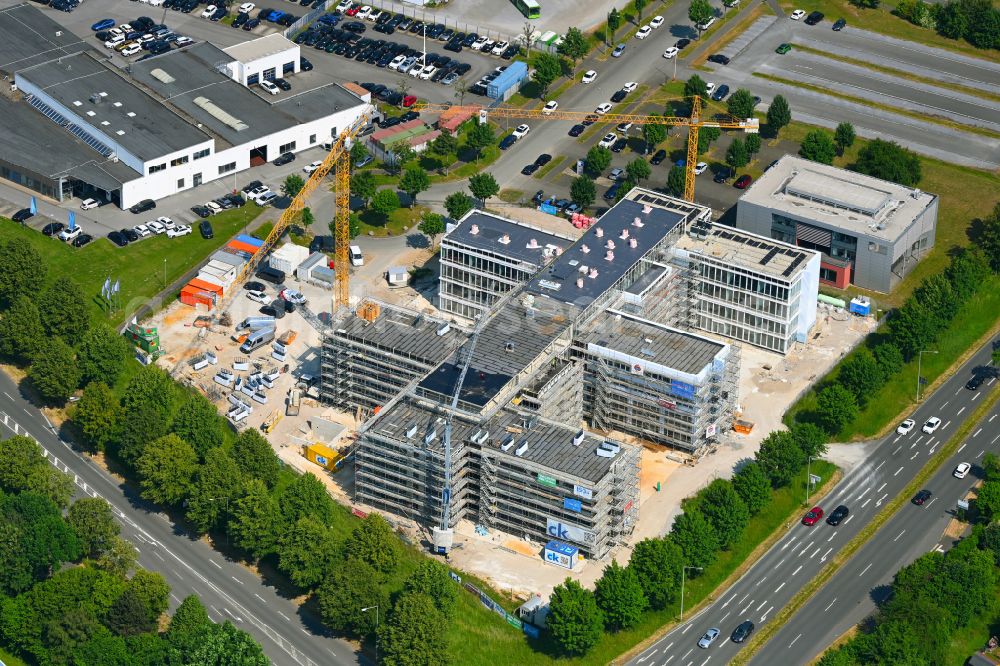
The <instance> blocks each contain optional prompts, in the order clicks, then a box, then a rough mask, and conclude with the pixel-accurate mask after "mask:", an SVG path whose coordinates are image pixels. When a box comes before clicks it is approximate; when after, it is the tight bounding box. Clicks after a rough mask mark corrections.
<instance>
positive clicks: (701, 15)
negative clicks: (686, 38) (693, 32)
mask: <svg viewBox="0 0 1000 666" xmlns="http://www.w3.org/2000/svg"><path fill="white" fill-rule="evenodd" d="M714 15H715V9H714V8H713V7H712V5H711V4H710V3H709V2H708V0H691V5H690V6H689V7H688V18H689V19H690V20H691V22H692V23H694V25H695V27H696V28H698V36H699V37H701V28H700V27H699V26H700V25H701V24H703V23H704V22H705V21H707V20H708V19H710V18H712V16H714Z"/></svg>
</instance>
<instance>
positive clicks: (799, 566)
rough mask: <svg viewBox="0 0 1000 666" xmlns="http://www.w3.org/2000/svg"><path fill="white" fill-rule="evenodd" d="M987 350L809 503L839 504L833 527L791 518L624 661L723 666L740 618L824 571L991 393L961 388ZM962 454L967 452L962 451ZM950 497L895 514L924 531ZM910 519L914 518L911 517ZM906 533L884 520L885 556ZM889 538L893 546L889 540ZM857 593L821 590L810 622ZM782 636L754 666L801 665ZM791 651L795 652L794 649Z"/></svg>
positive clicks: (775, 604) (770, 612)
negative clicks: (841, 510)
mask: <svg viewBox="0 0 1000 666" xmlns="http://www.w3.org/2000/svg"><path fill="white" fill-rule="evenodd" d="M990 348H991V346H990V345H986V346H984V347H983V348H982V349H979V350H977V352H976V353H975V354H974V355H973V356H972V358H970V359H969V360H968V361H967V362H966V363H965V364H963V365H962V367H961V368H960V369H959V370H958V372H957V373H956V374H955V375H954V376H953V377H951V378H949V379H948V380H947V381H946V382H944V383H943V384H942V385H941V387H940V388H939V389H938V390H937V391H935V392H934V393H933V394H931V395H929V396H927V398H926V399H925V400H924V402H922V403H921V404H920V406H919V407H918V408H917V410H916V412H915V413H914V414H913V415H912V418H913V419H914V420H916V422H917V425H916V427H915V428H914V430H913V431H912V432H911V433H910V434H909V435H907V436H899V435H896V434H895V433H894V434H892V435H891V436H889V437H886V438H885V439H883V440H882V441H880V442H879V443H878V445H877V446H876V447H874V449H873V452H872V454H871V455H870V456H869V458H868V459H867V460H865V462H864V463H862V464H861V465H859V466H858V467H856V468H855V469H854V470H852V471H851V472H850V473H849V474H848V475H847V476H846V477H845V478H844V479H843V480H842V481H841V482H840V483H838V484H837V486H836V487H834V488H833V490H832V491H831V492H830V493H829V494H828V495H827V496H826V497H824V498H821V499H816V500H815V503H816V504H818V505H819V506H821V507H822V508H823V509H824V510H825V511H826V513H827V514H829V513H830V512H831V511H832V510H833V509H834V508H836V507H837V506H838V505H841V504H843V505H845V506H847V507H848V508H849V509H850V515H849V516H848V517H847V518H846V519H845V520H844V521H843V522H842V523H841V524H840V525H838V526H836V527H834V526H831V525H828V524H827V523H826V522H825V520H821V521H820V522H818V523H816V524H815V525H813V526H812V527H808V526H805V525H802V524H801V523H800V522H799V520H798V519H796V520H795V521H794V522H793V523H792V525H791V526H790V528H789V529H788V531H787V534H785V535H784V536H782V537H781V539H780V540H779V541H778V542H777V543H776V544H775V545H774V546H773V547H772V548H771V549H770V550H769V551H768V552H767V553H766V554H765V555H764V556H763V557H762V558H761V559H760V560H758V561H757V562H756V563H755V564H754V565H753V566H752V567H751V568H750V570H749V571H748V572H747V573H746V574H744V575H743V576H742V577H741V578H740V579H739V580H738V581H737V582H736V583H735V584H733V585H732V586H731V587H730V588H728V589H727V590H725V591H724V592H721V593H720V594H719V595H718V596H717V597H716V600H715V601H714V603H712V604H711V605H710V606H708V607H706V608H705V609H703V610H702V611H701V612H699V613H698V614H697V615H696V616H693V617H690V618H688V619H687V621H686V622H684V623H683V624H681V625H679V626H678V627H677V628H676V629H674V630H673V631H671V632H670V633H668V634H667V635H666V636H664V637H663V638H661V639H660V640H658V641H657V642H656V643H655V644H654V645H652V646H651V647H649V648H648V649H646V650H644V651H642V652H641V653H640V654H638V655H637V656H636V657H635V658H634V659H633V660H632V661H631V662H629V663H631V664H638V665H641V666H666V665H667V664H669V665H670V666H695V665H698V666H708V664H712V663H715V664H725V663H727V662H728V661H729V660H730V659H732V657H733V656H734V655H735V654H736V653H737V652H738V651H739V650H740V648H741V647H742V645H740V644H737V643H733V642H732V641H731V640H729V637H730V635H731V633H732V631H733V629H735V628H736V626H737V625H738V624H740V623H741V622H743V621H744V620H751V621H752V622H753V623H754V624H755V625H756V627H757V629H759V628H760V627H761V626H762V625H763V624H765V623H766V622H767V621H768V620H769V619H771V618H773V617H774V616H775V614H776V613H777V612H778V611H780V610H781V608H782V607H783V606H784V605H785V604H787V603H788V602H789V600H790V599H791V598H792V597H793V596H794V595H795V593H796V592H798V590H799V589H800V588H801V587H802V586H803V585H804V584H805V583H806V582H807V581H808V580H810V579H811V578H813V577H814V576H815V575H816V574H817V573H818V572H819V571H820V570H821V569H822V568H823V567H824V566H825V565H826V563H827V561H828V560H829V559H830V558H832V557H833V556H834V555H836V553H837V552H838V551H839V550H840V549H841V548H842V547H843V546H844V545H845V544H846V543H847V542H848V541H850V540H851V538H853V537H854V536H855V535H856V534H857V533H858V532H859V531H860V530H861V529H862V528H863V527H864V526H865V525H866V524H868V522H869V521H870V520H871V519H872V517H873V516H874V515H875V514H876V513H877V512H878V511H880V510H881V508H882V506H883V505H884V504H885V503H886V502H888V501H890V500H891V499H892V498H894V497H896V496H897V495H898V494H899V493H900V492H901V491H902V490H903V488H904V487H905V486H906V484H907V483H909V481H910V480H911V479H912V478H913V477H914V476H915V475H916V474H917V472H918V471H919V470H920V469H921V468H923V466H924V465H926V464H927V463H928V462H929V461H930V460H931V456H932V455H933V454H934V453H935V452H936V451H937V450H938V449H939V448H940V446H941V445H942V443H943V442H945V441H947V440H948V439H949V438H950V437H951V435H952V434H953V433H954V432H955V430H956V429H957V428H958V427H959V425H960V424H961V423H963V421H964V420H965V419H966V418H968V416H969V414H971V413H972V412H973V411H974V410H975V407H976V405H977V404H979V401H981V400H983V398H984V397H985V395H986V394H987V393H988V392H989V391H992V390H996V389H995V387H996V384H997V382H996V379H992V380H990V381H989V382H987V383H986V384H984V385H983V386H982V387H980V388H979V390H978V391H969V390H967V389H966V388H965V386H964V385H965V383H966V382H967V381H968V380H969V378H970V377H971V376H972V372H973V370H974V369H975V368H978V367H982V366H986V365H988V364H989V359H990ZM932 416H936V417H938V418H940V419H941V421H942V424H941V426H940V427H939V428H938V429H937V430H936V431H935V432H934V433H933V434H931V435H927V434H924V433H922V432H921V425H922V424H923V423H924V422H925V421H926V420H927V419H929V418H931V417H932ZM988 425H990V429H989V430H988V429H987V428H986V427H984V428H983V431H982V432H980V433H979V434H977V435H975V436H974V437H972V438H970V439H973V440H977V441H976V443H975V444H971V443H970V444H968V445H967V446H966V448H965V449H963V451H962V453H963V454H965V455H967V456H969V458H970V462H974V461H975V460H976V459H978V458H981V456H982V455H983V454H982V453H980V450H983V451H985V450H989V447H990V446H992V447H993V449H994V450H1000V449H998V446H997V439H996V438H995V434H996V433H994V436H993V439H992V443H990V440H988V439H985V437H986V436H987V433H988V432H989V431H992V429H993V428H994V427H996V428H1000V422H998V421H994V422H993V423H992V424H990V423H988ZM980 438H981V439H980ZM977 447H978V448H977ZM970 449H975V450H973V451H970ZM970 454H971V455H970ZM946 467H947V465H946ZM950 472H951V469H950V468H948V469H946V470H945V472H944V473H942V474H945V473H950ZM934 484H935V485H939V487H940V488H941V489H942V491H941V492H944V489H945V488H946V487H951V486H949V485H948V484H944V483H940V479H939V477H935V480H934ZM971 484H972V480H971V477H970V479H969V481H968V482H967V483H965V484H963V485H962V488H965V489H967V488H968V487H969V486H970V485H971ZM952 489H954V488H952ZM932 490H933V488H932ZM951 494H953V493H945V494H944V496H943V497H941V498H939V499H938V500H937V501H935V502H934V503H932V504H928V505H926V506H925V508H923V509H918V508H917V507H915V506H911V505H907V506H906V507H904V509H903V510H902V511H901V513H902V514H903V515H904V516H905V517H906V519H907V520H916V521H917V522H918V524H920V525H921V526H922V527H925V528H926V529H927V530H930V529H932V528H930V527H929V526H924V524H923V522H921V521H922V520H926V522H928V523H929V522H931V521H930V520H927V518H928V516H929V515H935V514H934V513H933V512H937V511H939V510H945V509H946V508H947V507H946V504H947V505H948V506H954V500H955V499H956V498H955V497H951V496H950V495H951ZM914 513H916V514H917V515H918V516H919V517H917V518H913V514H914ZM906 529H907V527H906V525H900V527H899V529H896V522H893V521H890V524H889V527H887V528H886V530H885V531H886V533H888V532H892V534H891V536H890V537H889V540H890V543H892V544H895V545H893V546H892V548H891V549H890V552H891V553H892V554H893V555H895V554H896V548H897V547H899V548H900V549H903V548H904V544H902V543H900V542H901V541H902V539H903V537H904V536H905V534H906V533H905V531H904V532H903V534H902V535H900V534H899V533H900V532H901V531H903V530H906ZM927 533H929V531H928V532H927ZM938 534H940V532H939V533H938ZM881 538H884V537H881ZM893 538H896V539H897V540H896V541H895V542H893V541H892V539H893ZM880 543H881V541H880ZM908 543H910V542H908ZM920 544H921V542H919V541H918V542H916V543H911V544H910V546H909V547H910V548H917V546H919V545H920ZM864 550H867V549H864ZM863 552H864V551H863ZM878 552H879V553H880V554H879V557H882V555H881V551H878ZM907 552H908V551H907ZM904 554H905V553H904ZM859 556H860V554H859ZM859 556H856V557H855V558H853V559H852V562H854V561H858V557H859ZM868 557H869V558H871V557H872V555H871V552H870V551H868ZM882 559H883V560H885V562H886V563H887V564H888V565H891V566H893V567H894V569H893V570H895V568H898V566H899V563H898V561H897V560H896V559H894V558H893V557H885V558H882ZM880 570H884V569H880ZM865 580H867V579H865ZM862 587H863V586H858V585H855V586H853V587H850V586H849V587H847V588H844V590H843V591H842V590H841V589H840V588H837V587H834V586H832V585H828V586H827V587H826V588H825V589H827V590H830V591H833V590H835V591H833V592H831V594H832V595H833V598H832V600H827V603H826V604H824V605H823V606H819V610H818V611H816V612H817V613H818V615H812V616H810V619H811V620H812V622H814V623H815V622H819V621H821V620H817V617H820V618H821V617H823V615H824V614H825V613H826V612H828V611H829V610H830V609H829V608H826V610H824V607H825V606H828V605H829V604H830V603H831V601H833V602H835V604H836V603H840V604H842V605H844V606H848V605H849V606H854V605H855V604H856V603H857V602H858V601H859V599H858V598H856V597H857V595H859V594H860V595H861V596H863V597H864V596H867V589H862ZM837 597H839V598H837ZM835 604H834V607H835ZM869 608H870V606H869ZM862 615H863V613H862ZM794 624H795V626H796V627H799V628H798V630H797V632H796V633H805V632H804V627H803V624H802V623H800V622H799V621H798V620H796V621H795V623H794ZM713 627H714V628H718V629H720V630H721V632H722V633H721V635H720V636H719V638H718V639H716V641H715V642H714V643H713V644H712V645H711V647H709V648H707V649H702V648H699V647H698V639H699V638H700V637H701V636H702V634H704V633H705V631H706V630H708V629H709V628H713ZM817 630H818V628H817ZM785 633H786V632H785V631H784V630H783V631H782V632H780V633H779V635H780V636H782V641H783V643H781V642H775V644H776V645H779V646H781V645H782V644H783V645H784V648H785V650H784V651H783V652H781V651H780V650H779V651H778V652H777V653H775V652H772V651H771V650H773V649H777V648H772V647H771V644H768V646H767V648H766V649H767V650H768V652H767V654H768V655H769V658H768V659H765V658H763V657H762V658H761V660H760V661H759V663H762V664H779V663H780V664H786V663H788V664H792V663H799V662H800V661H801V660H802V658H803V657H804V655H803V653H802V652H800V651H798V650H795V649H793V650H789V649H788V645H789V644H790V643H792V642H793V639H795V636H796V634H795V633H793V634H791V636H790V637H788V638H787V640H785V637H786V636H785ZM831 635H832V634H831ZM826 638H828V636H826V635H821V636H817V637H816V638H815V639H814V640H815V641H817V642H821V641H822V640H824V639H826ZM800 640H804V639H800ZM792 647H793V648H795V645H793V646H792ZM817 649H818V648H817ZM806 661H808V659H806Z"/></svg>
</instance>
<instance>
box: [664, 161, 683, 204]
mask: <svg viewBox="0 0 1000 666" xmlns="http://www.w3.org/2000/svg"><path fill="white" fill-rule="evenodd" d="M686 178H687V174H685V173H684V168H683V167H679V166H677V165H676V164H675V165H674V166H672V167H670V171H668V172H667V194H670V195H672V196H675V197H679V196H683V195H684V181H685V179H686Z"/></svg>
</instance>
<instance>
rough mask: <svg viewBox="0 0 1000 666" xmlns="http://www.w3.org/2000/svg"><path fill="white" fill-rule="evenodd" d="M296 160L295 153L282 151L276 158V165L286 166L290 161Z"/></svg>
mask: <svg viewBox="0 0 1000 666" xmlns="http://www.w3.org/2000/svg"><path fill="white" fill-rule="evenodd" d="M294 161H295V153H281V154H280V155H278V158H277V159H276V160H274V162H273V164H274V166H284V165H286V164H288V163H289V162H294Z"/></svg>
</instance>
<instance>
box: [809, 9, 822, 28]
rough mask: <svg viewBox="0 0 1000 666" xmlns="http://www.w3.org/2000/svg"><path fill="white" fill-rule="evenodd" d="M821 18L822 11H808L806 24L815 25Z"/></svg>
mask: <svg viewBox="0 0 1000 666" xmlns="http://www.w3.org/2000/svg"><path fill="white" fill-rule="evenodd" d="M822 20H823V12H810V13H809V16H807V17H806V20H805V24H806V25H816V24H817V23H819V22H820V21H822Z"/></svg>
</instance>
